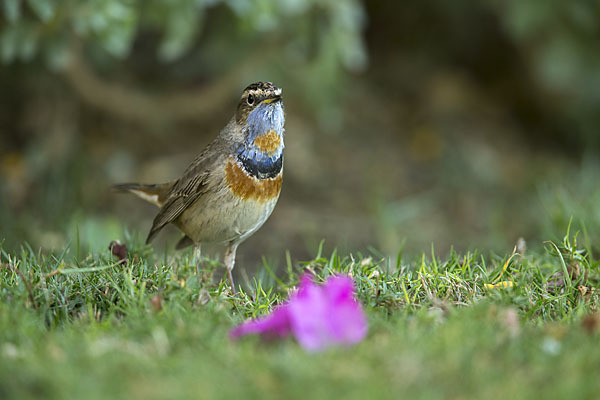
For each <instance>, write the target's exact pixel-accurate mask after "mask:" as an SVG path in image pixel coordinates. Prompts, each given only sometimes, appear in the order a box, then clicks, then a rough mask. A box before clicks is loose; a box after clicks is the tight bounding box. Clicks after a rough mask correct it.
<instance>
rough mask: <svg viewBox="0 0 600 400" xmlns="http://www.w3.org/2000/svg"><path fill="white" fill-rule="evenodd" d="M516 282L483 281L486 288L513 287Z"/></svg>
mask: <svg viewBox="0 0 600 400" xmlns="http://www.w3.org/2000/svg"><path fill="white" fill-rule="evenodd" d="M515 285H516V283H514V282H513V281H501V282H498V283H484V286H485V287H486V288H488V289H496V288H503V289H506V288H509V287H513V286H515Z"/></svg>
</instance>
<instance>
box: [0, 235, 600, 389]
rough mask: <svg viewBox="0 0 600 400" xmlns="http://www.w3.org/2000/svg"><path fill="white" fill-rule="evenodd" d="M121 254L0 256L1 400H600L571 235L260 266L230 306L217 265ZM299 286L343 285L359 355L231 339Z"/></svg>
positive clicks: (598, 351) (592, 269)
mask: <svg viewBox="0 0 600 400" xmlns="http://www.w3.org/2000/svg"><path fill="white" fill-rule="evenodd" d="M579 239H580V242H582V241H583V240H581V239H582V238H581V237H580V238H579ZM578 245H579V247H578ZM130 247H131V248H130V249H129V253H128V259H127V260H126V262H124V263H119V261H118V259H117V258H116V257H114V256H112V255H111V254H110V252H109V251H108V250H107V251H106V252H105V253H103V254H91V255H89V256H87V257H81V256H80V257H77V256H75V255H70V254H67V252H66V251H65V254H55V255H41V254H40V253H39V252H36V251H33V250H31V249H29V248H26V247H25V248H24V249H23V250H22V251H21V252H19V253H17V254H15V253H12V254H11V253H8V252H6V251H2V256H1V262H2V268H1V270H0V399H12V398H15V399H17V398H18V399H27V398H43V399H54V398H56V399H84V398H85V399H91V398H102V399H105V398H123V399H153V398H207V399H208V398H226V399H242V398H243V399H251V398H257V399H269V398H273V399H287V398H291V399H293V398H298V399H312V398H326V399H332V398H365V399H366V398H390V399H392V398H393V399H399V398H419V399H461V398H478V399H495V398H498V399H514V398H538V399H549V398H561V399H563V398H581V399H586V398H598V396H599V395H600V378H599V376H598V372H599V371H600V333H599V331H600V314H598V310H597V309H598V305H599V300H600V299H599V291H598V290H599V278H600V271H599V263H598V261H596V260H594V259H593V258H592V252H591V251H590V248H591V247H590V246H589V244H588V245H583V246H582V245H581V243H575V238H574V235H572V234H571V235H569V234H567V236H566V237H565V239H564V240H563V241H562V242H557V243H550V242H549V243H546V244H545V247H541V248H540V249H539V250H525V251H522V252H521V253H519V252H518V251H515V252H514V253H512V254H511V253H508V254H506V255H501V256H496V255H481V254H477V253H467V254H455V253H451V254H450V255H449V256H448V257H447V258H446V259H439V258H438V257H436V256H435V255H434V254H429V255H423V256H422V257H421V258H420V259H417V260H413V261H408V260H403V259H402V257H399V262H398V263H395V264H394V265H390V262H389V261H388V260H386V259H381V260H380V259H377V258H375V257H373V256H371V257H368V256H361V255H357V254H354V255H338V254H336V253H335V252H333V254H327V255H326V254H325V253H324V252H323V250H319V252H318V254H317V255H316V257H315V258H314V259H313V260H310V261H308V262H306V263H298V264H297V265H293V264H292V263H291V262H288V263H287V265H283V266H279V268H278V270H277V271H276V272H277V275H276V274H275V273H274V272H272V271H273V269H274V266H268V265H266V266H265V268H264V269H263V270H262V271H260V272H259V273H258V275H257V276H256V277H255V278H253V280H252V281H251V282H249V283H250V284H249V285H242V286H246V287H245V288H244V289H243V290H242V291H240V292H239V293H238V294H237V295H236V296H232V295H231V294H230V293H229V288H228V286H227V285H226V284H225V283H224V282H222V281H221V280H219V279H217V278H216V276H219V277H220V276H221V274H222V270H221V269H220V266H219V263H218V262H217V261H214V260H203V262H202V266H203V267H202V268H201V270H200V274H198V273H197V270H196V267H195V265H194V260H193V257H192V253H191V252H187V253H177V254H173V255H168V256H166V257H158V256H156V255H155V254H154V253H153V252H152V250H151V249H150V248H148V247H145V246H142V245H137V246H136V245H135V244H131V245H130ZM521 250H522V249H521ZM77 260H79V261H77ZM306 270H308V271H311V272H312V273H314V274H315V275H316V279H317V280H319V281H322V280H324V279H325V278H326V277H327V276H329V275H331V274H334V273H346V274H351V275H352V277H353V278H354V280H355V284H356V288H357V296H358V298H359V299H360V301H361V302H362V304H363V305H364V307H365V310H366V312H367V315H368V318H369V334H368V336H367V338H366V339H365V340H364V341H363V342H361V343H360V344H358V345H357V346H355V347H351V348H336V349H331V350H328V351H325V352H322V353H316V354H311V353H307V352H305V351H304V350H303V349H302V348H301V347H300V346H299V345H298V344H297V343H296V342H294V340H293V339H291V338H290V339H286V340H282V341H276V342H263V341H261V340H260V339H259V338H256V337H246V338H242V339H241V340H239V341H237V342H233V341H231V340H230V339H229V338H228V332H229V330H230V329H231V328H232V327H233V326H235V325H236V324H238V323H240V322H242V321H244V320H245V319H246V318H249V317H255V316H259V315H263V314H265V313H267V312H268V311H270V310H271V309H272V307H273V306H274V305H276V304H278V303H279V302H282V301H283V300H285V299H286V298H287V294H288V291H289V290H290V289H291V288H293V287H294V285H296V284H297V283H298V279H299V275H300V274H301V273H302V272H303V271H306Z"/></svg>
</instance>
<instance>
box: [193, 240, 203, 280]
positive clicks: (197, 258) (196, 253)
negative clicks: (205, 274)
mask: <svg viewBox="0 0 600 400" xmlns="http://www.w3.org/2000/svg"><path fill="white" fill-rule="evenodd" d="M194 259H195V261H196V275H198V276H200V261H201V260H202V248H201V247H200V243H198V244H196V248H195V249H194Z"/></svg>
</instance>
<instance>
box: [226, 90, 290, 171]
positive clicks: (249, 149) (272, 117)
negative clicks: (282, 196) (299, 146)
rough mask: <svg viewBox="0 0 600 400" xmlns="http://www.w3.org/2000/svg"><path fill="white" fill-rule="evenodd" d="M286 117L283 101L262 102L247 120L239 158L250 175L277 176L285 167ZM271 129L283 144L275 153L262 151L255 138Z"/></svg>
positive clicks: (238, 154)
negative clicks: (284, 132) (284, 126)
mask: <svg viewBox="0 0 600 400" xmlns="http://www.w3.org/2000/svg"><path fill="white" fill-rule="evenodd" d="M284 122H285V119H284V114H283V106H282V103H281V102H277V103H274V104H273V103H261V104H259V105H258V106H257V107H256V108H255V109H254V110H252V112H251V113H250V114H248V118H247V120H246V127H245V134H246V139H245V142H244V144H243V145H242V146H240V148H239V150H238V152H237V158H238V160H239V161H240V162H241V163H242V166H243V167H244V169H245V170H246V172H248V173H249V174H250V175H252V176H253V177H255V178H258V179H267V178H274V177H276V176H277V175H278V174H279V173H280V172H281V169H282V168H283V147H284V146H283V131H284V128H283V125H284ZM269 131H274V132H275V133H277V134H278V135H279V136H280V137H281V145H280V146H279V149H277V151H275V152H274V153H273V154H271V155H269V154H268V153H267V152H264V151H261V150H260V149H258V148H257V147H256V145H255V144H254V140H255V139H256V138H257V137H259V136H261V135H264V134H265V133H267V132H269Z"/></svg>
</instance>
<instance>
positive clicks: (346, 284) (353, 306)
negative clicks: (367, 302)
mask: <svg viewBox="0 0 600 400" xmlns="http://www.w3.org/2000/svg"><path fill="white" fill-rule="evenodd" d="M289 308H290V310H289V313H290V320H291V325H292V331H293V333H294V336H295V337H296V339H297V340H298V342H299V343H300V345H301V346H302V347H304V348H305V349H306V350H309V351H317V350H322V349H324V348H327V347H330V346H333V345H336V344H341V345H350V344H354V343H358V342H360V341H361V340H363V339H364V338H365V336H366V334H367V319H366V316H365V314H364V312H363V310H362V308H361V306H360V303H358V302H357V301H356V300H355V299H354V288H353V282H352V279H350V278H349V277H346V276H336V277H332V278H330V279H329V280H328V281H327V282H326V283H325V285H323V286H317V285H316V284H314V283H313V282H312V281H311V280H310V278H308V279H307V278H306V277H305V278H303V279H302V282H301V284H300V290H299V292H298V294H297V295H296V296H295V297H294V298H292V299H290V302H289Z"/></svg>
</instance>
